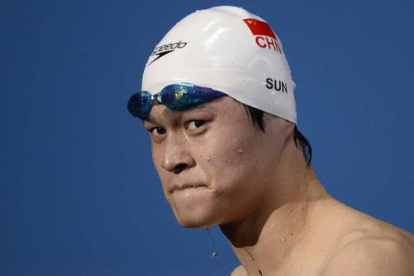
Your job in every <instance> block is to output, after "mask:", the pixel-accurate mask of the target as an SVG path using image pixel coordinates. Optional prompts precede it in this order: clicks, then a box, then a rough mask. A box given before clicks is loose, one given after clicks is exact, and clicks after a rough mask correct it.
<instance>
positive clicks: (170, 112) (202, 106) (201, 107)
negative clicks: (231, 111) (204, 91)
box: [162, 102, 212, 117]
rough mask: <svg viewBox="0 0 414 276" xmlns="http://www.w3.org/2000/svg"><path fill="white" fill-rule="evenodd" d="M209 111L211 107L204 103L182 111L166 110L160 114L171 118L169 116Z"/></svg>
mask: <svg viewBox="0 0 414 276" xmlns="http://www.w3.org/2000/svg"><path fill="white" fill-rule="evenodd" d="M211 109H212V107H211V106H210V105H209V102H206V103H202V104H198V105H193V106H190V107H188V108H186V109H184V110H170V109H167V108H166V109H165V110H164V111H163V113H162V114H163V115H165V116H167V117H171V116H174V115H180V114H183V113H187V112H189V113H191V112H194V111H199V110H211Z"/></svg>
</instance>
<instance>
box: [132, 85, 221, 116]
mask: <svg viewBox="0 0 414 276" xmlns="http://www.w3.org/2000/svg"><path fill="white" fill-rule="evenodd" d="M225 95H226V94H224V93H223V92H220V91H217V90H214V89H211V88H206V87H200V86H195V85H192V84H171V85H168V86H166V87H165V88H164V89H162V90H161V92H160V93H158V94H155V95H151V94H150V93H149V92H147V91H142V92H138V93H135V94H134V95H132V96H131V98H130V99H129V101H128V111H129V112H130V113H131V114H132V116H134V117H138V118H141V119H143V118H146V117H148V115H149V114H150V112H151V109H152V107H153V106H154V105H155V104H164V105H165V106H166V107H167V108H168V109H171V110H185V109H188V108H190V107H192V106H194V105H199V104H202V103H205V102H207V101H209V100H212V99H216V98H219V97H222V96H225Z"/></svg>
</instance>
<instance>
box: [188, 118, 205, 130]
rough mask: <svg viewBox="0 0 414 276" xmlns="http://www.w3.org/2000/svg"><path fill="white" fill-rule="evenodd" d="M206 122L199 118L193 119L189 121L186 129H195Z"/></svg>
mask: <svg viewBox="0 0 414 276" xmlns="http://www.w3.org/2000/svg"><path fill="white" fill-rule="evenodd" d="M205 123H206V122H205V121H201V120H194V121H191V122H190V123H189V124H188V126H187V129H190V130H191V129H197V128H199V127H201V126H202V125H204V124H205Z"/></svg>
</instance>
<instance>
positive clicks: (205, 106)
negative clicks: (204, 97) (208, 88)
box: [142, 102, 212, 125]
mask: <svg viewBox="0 0 414 276" xmlns="http://www.w3.org/2000/svg"><path fill="white" fill-rule="evenodd" d="M211 109H212V107H211V106H210V105H208V102H207V103H203V104H198V105H193V106H190V107H189V108H186V109H184V110H171V109H168V108H166V109H165V110H164V111H163V112H162V115H164V116H165V117H167V118H171V117H173V116H176V115H181V114H183V113H186V112H189V113H191V112H194V111H198V110H211ZM142 122H149V123H152V124H155V125H159V124H160V122H159V120H158V119H157V118H155V117H154V116H151V115H148V116H147V117H145V118H142Z"/></svg>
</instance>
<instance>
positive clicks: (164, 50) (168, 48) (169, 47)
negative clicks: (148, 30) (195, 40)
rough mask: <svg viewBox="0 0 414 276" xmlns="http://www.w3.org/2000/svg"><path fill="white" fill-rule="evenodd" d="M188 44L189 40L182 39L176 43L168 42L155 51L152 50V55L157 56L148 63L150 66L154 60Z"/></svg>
mask: <svg viewBox="0 0 414 276" xmlns="http://www.w3.org/2000/svg"><path fill="white" fill-rule="evenodd" d="M187 44H188V42H185V41H181V40H180V41H178V42H175V43H168V44H164V45H161V46H158V47H156V48H155V49H154V51H152V54H151V57H152V56H154V57H155V58H154V59H153V60H152V61H151V62H150V64H148V66H149V65H151V63H153V62H154V61H156V60H158V59H160V58H162V57H163V56H166V55H168V54H171V53H172V52H174V51H175V50H179V49H182V48H184V47H185V46H187Z"/></svg>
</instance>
